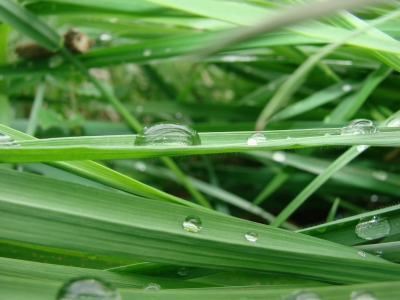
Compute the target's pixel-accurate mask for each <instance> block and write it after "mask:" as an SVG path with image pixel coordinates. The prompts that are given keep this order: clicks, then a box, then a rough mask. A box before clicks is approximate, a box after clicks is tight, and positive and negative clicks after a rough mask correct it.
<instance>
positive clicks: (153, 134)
mask: <svg viewBox="0 0 400 300" xmlns="http://www.w3.org/2000/svg"><path fill="white" fill-rule="evenodd" d="M200 144H201V140H200V136H199V134H198V133H197V132H196V130H194V129H192V128H190V127H189V126H186V125H183V124H178V123H158V124H155V125H152V126H147V127H145V128H143V130H142V131H141V132H139V133H138V134H137V135H136V139H135V146H160V145H161V146H198V145H200Z"/></svg>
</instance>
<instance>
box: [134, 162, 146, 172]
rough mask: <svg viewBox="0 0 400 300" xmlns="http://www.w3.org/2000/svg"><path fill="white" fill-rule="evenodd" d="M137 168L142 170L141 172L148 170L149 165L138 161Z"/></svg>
mask: <svg viewBox="0 0 400 300" xmlns="http://www.w3.org/2000/svg"><path fill="white" fill-rule="evenodd" d="M135 165H136V168H137V169H138V170H139V171H140V172H144V171H146V169H147V167H146V165H145V164H144V163H142V162H140V161H138V162H137V163H136V164H135Z"/></svg>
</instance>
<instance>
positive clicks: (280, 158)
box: [272, 151, 286, 162]
mask: <svg viewBox="0 0 400 300" xmlns="http://www.w3.org/2000/svg"><path fill="white" fill-rule="evenodd" d="M272 159H273V160H275V161H278V162H284V161H285V160H286V156H285V153H284V152H282V151H276V152H274V153H273V154H272Z"/></svg>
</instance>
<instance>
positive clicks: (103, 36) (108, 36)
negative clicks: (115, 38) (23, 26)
mask: <svg viewBox="0 0 400 300" xmlns="http://www.w3.org/2000/svg"><path fill="white" fill-rule="evenodd" d="M99 39H100V41H102V42H109V41H111V39H112V36H111V34H109V33H102V34H100V36H99Z"/></svg>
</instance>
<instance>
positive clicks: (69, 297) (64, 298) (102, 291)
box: [57, 277, 121, 300]
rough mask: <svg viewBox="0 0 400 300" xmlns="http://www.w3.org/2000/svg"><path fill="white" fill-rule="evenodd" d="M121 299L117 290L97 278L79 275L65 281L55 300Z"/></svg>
mask: <svg viewBox="0 0 400 300" xmlns="http://www.w3.org/2000/svg"><path fill="white" fill-rule="evenodd" d="M82 299H85V300H121V296H120V294H119V293H118V291H117V290H116V289H115V288H114V287H113V286H112V285H111V284H110V283H107V282H105V281H103V280H101V279H97V278H86V277H80V278H75V279H72V280H70V281H68V282H67V283H65V284H64V285H63V286H62V287H61V289H60V291H59V292H58V294H57V300H82Z"/></svg>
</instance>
